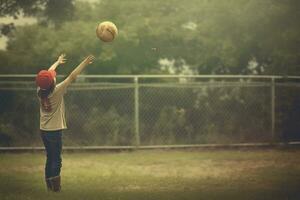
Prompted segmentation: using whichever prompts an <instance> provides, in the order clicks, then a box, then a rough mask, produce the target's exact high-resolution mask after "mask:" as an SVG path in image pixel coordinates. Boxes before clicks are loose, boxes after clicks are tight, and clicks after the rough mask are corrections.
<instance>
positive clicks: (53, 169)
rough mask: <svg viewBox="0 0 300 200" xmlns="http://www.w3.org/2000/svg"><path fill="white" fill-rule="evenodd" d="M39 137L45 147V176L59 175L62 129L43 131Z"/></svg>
mask: <svg viewBox="0 0 300 200" xmlns="http://www.w3.org/2000/svg"><path fill="white" fill-rule="evenodd" d="M41 137H42V140H43V143H44V146H45V149H46V155H47V160H46V165H45V177H46V179H47V178H51V177H55V176H59V175H60V169H61V166H62V164H61V162H62V160H61V151H62V131H61V130H57V131H43V130H41Z"/></svg>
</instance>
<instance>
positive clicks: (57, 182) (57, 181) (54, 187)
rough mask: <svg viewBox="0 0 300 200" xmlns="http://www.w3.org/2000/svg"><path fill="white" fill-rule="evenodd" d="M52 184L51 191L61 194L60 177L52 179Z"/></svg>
mask: <svg viewBox="0 0 300 200" xmlns="http://www.w3.org/2000/svg"><path fill="white" fill-rule="evenodd" d="M50 182H51V186H52V187H51V189H52V191H53V192H60V190H61V186H60V176H55V177H51V178H50Z"/></svg>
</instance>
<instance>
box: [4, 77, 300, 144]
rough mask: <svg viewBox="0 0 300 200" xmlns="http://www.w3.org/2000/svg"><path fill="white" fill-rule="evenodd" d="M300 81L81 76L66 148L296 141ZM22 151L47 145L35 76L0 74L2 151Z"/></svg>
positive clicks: (70, 108) (70, 103)
mask: <svg viewBox="0 0 300 200" xmlns="http://www.w3.org/2000/svg"><path fill="white" fill-rule="evenodd" d="M60 78H61V79H62V77H60ZM299 80H300V78H298V77H291V78H282V77H276V76H159V75H157V76H155V75H152V76H146V75H141V76H97V75H95V76H92V75H83V76H80V78H79V80H77V82H76V83H74V84H72V85H71V87H70V88H69V89H68V92H67V94H66V96H65V103H66V117H67V126H68V129H67V130H65V131H64V145H65V146H78V147H80V146H139V145H141V146H147V145H187V144H232V143H261V142H279V141H280V142H287V141H299V140H300V135H299V133H298V130H300V125H299V124H300V123H299V120H300V87H299V86H300V85H299ZM58 82H59V79H58ZM19 146H25V147H36V146H42V143H41V140H40V136H39V105H38V100H37V95H36V87H35V84H34V75H26V76H25V75H23V76H22V75H19V76H16V75H15V76H13V75H2V76H0V147H19Z"/></svg>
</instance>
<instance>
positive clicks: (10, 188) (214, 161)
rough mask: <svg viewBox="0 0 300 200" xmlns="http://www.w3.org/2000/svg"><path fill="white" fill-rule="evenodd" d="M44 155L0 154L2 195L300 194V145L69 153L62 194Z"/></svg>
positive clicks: (179, 198) (25, 198) (283, 199)
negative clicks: (51, 182) (49, 183)
mask: <svg viewBox="0 0 300 200" xmlns="http://www.w3.org/2000/svg"><path fill="white" fill-rule="evenodd" d="M44 159H45V157H44V154H43V153H34V154H29V153H23V154H9V153H5V154H0V199H1V200H19V199H20V200H31V199H57V200H59V199H72V200H73V199H78V200H79V199H80V200H85V199H86V200H90V199H91V200H93V199H97V200H98V199H108V200H109V199H111V200H122V199H125V200H135V199H136V200H144V199H153V200H160V199H163V200H184V199H195V200H200V199H206V200H210V199H243V200H244V199H249V200H250V199H251V200H253V199H264V200H266V199H272V200H274V199H275V200H276V199H278V200H291V199H295V200H296V199H300V150H293V151H287V150H285V151H283V150H281V151H279V150H264V151H263V150H256V151H195V150H194V151H173V150H172V151H159V150H151V151H133V152H121V153H64V154H63V168H62V192H61V193H58V194H54V193H48V192H47V191H46V189H45V184H44V178H43V168H44Z"/></svg>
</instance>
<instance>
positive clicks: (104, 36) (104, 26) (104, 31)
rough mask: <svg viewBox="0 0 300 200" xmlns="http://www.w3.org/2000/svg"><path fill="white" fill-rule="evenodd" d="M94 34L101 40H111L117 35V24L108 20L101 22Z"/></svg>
mask: <svg viewBox="0 0 300 200" xmlns="http://www.w3.org/2000/svg"><path fill="white" fill-rule="evenodd" d="M96 35H97V37H98V38H99V39H100V40H102V41H103V42H112V41H113V40H114V39H115V38H116V37H117V35H118V29H117V26H116V25H115V24H114V23H112V22H110V21H105V22H101V23H99V24H98V26H97V28H96Z"/></svg>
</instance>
